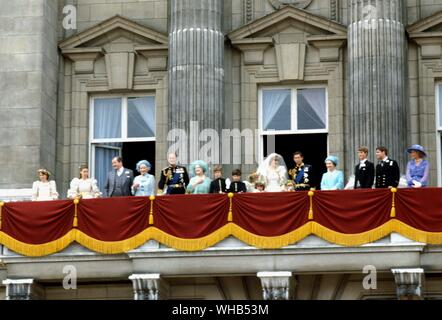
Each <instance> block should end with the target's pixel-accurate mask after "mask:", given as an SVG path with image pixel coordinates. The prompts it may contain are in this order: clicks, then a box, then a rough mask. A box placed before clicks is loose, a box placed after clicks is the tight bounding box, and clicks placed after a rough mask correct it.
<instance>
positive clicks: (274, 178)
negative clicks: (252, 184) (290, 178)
mask: <svg viewBox="0 0 442 320" xmlns="http://www.w3.org/2000/svg"><path fill="white" fill-rule="evenodd" d="M258 174H259V175H260V177H262V178H264V179H265V182H266V190H265V191H266V192H281V191H285V190H286V188H285V184H286V182H287V167H286V165H285V162H284V159H283V158H282V157H281V155H279V154H277V153H272V154H270V155H269V156H268V157H267V158H266V159H265V160H264V161H263V162H262V163H261V164H260V165H259V168H258Z"/></svg>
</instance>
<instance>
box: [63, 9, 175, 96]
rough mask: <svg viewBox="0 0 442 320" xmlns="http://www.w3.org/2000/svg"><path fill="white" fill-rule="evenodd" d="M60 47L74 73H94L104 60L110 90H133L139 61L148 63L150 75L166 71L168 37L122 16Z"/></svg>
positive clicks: (81, 34)
mask: <svg viewBox="0 0 442 320" xmlns="http://www.w3.org/2000/svg"><path fill="white" fill-rule="evenodd" d="M59 48H60V49H61V52H62V54H63V56H64V57H66V58H68V59H70V60H71V61H73V64H74V73H75V74H94V70H95V65H96V61H97V60H99V59H103V57H104V61H105V68H106V75H107V82H108V86H109V89H110V90H127V89H131V88H132V87H133V78H134V69H135V64H136V61H137V59H138V58H141V59H146V60H147V68H148V70H149V72H155V71H160V72H164V71H166V70H167V56H168V37H167V35H165V34H163V33H160V32H158V31H155V30H152V29H150V28H148V27H146V26H143V25H141V24H138V23H136V22H134V21H131V20H129V19H126V18H124V17H121V16H119V15H116V16H114V17H112V18H110V19H107V20H105V21H103V22H101V23H99V24H97V25H95V26H93V27H91V28H89V29H86V30H84V31H82V32H80V33H77V34H75V35H73V36H71V37H69V38H67V39H65V40H63V41H61V42H60V43H59Z"/></svg>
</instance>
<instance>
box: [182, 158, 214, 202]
mask: <svg viewBox="0 0 442 320" xmlns="http://www.w3.org/2000/svg"><path fill="white" fill-rule="evenodd" d="M208 171H209V166H208V165H207V163H205V162H204V161H202V160H197V161H195V162H193V163H192V164H191V165H190V174H191V175H193V177H192V178H191V179H190V181H189V184H188V186H187V193H192V194H206V193H209V191H210V183H211V182H212V180H210V178H209V177H207V176H206V173H207V172H208Z"/></svg>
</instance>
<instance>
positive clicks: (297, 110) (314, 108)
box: [260, 87, 328, 134]
mask: <svg viewBox="0 0 442 320" xmlns="http://www.w3.org/2000/svg"><path fill="white" fill-rule="evenodd" d="M260 103H261V108H260V123H261V124H260V126H261V129H262V132H263V133H264V134H266V133H267V134H278V133H281V134H287V133H303V132H305V133H309V132H311V133H315V132H317V133H326V132H327V130H328V125H327V123H328V121H327V91H326V89H325V88H320V87H319V88H308V87H307V88H270V89H263V90H261V100H260Z"/></svg>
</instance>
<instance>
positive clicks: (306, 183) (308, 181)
mask: <svg viewBox="0 0 442 320" xmlns="http://www.w3.org/2000/svg"><path fill="white" fill-rule="evenodd" d="M312 174H313V170H312V166H311V165H309V164H304V163H303V164H301V165H297V166H296V167H295V168H293V169H291V170H289V177H290V179H291V180H293V187H294V189H295V191H305V190H310V188H312Z"/></svg>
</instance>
